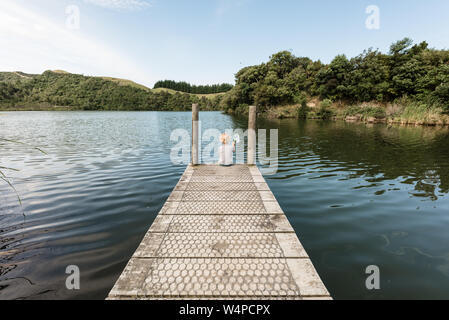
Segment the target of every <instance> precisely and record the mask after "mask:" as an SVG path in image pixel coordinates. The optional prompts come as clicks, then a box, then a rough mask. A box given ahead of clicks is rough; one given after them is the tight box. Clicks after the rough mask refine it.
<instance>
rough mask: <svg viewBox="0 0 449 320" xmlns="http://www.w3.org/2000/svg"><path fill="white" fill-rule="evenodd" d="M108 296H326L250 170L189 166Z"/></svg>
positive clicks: (244, 167)
mask: <svg viewBox="0 0 449 320" xmlns="http://www.w3.org/2000/svg"><path fill="white" fill-rule="evenodd" d="M196 110H197V109H196ZM196 112H197V111H196ZM254 112H255V111H254ZM194 113H195V108H194ZM194 118H195V117H194ZM196 119H198V118H197V117H196ZM254 125H255V124H254ZM194 128H195V127H194ZM250 129H251V126H250ZM194 130H195V129H194ZM196 136H197V135H196ZM193 145H195V143H193ZM196 147H198V146H196ZM196 150H197V149H196ZM196 159H198V158H196ZM196 159H195V158H194V156H193V157H192V162H193V163H195V160H196ZM108 299H220V300H221V299H299V300H300V299H331V297H330V295H329V292H328V291H327V289H326V287H325V285H324V284H323V282H322V281H321V279H320V277H319V275H318V273H317V272H316V270H315V268H314V266H313V264H312V262H311V261H310V259H309V257H308V255H307V253H306V251H305V250H304V248H303V246H302V245H301V243H300V241H299V240H298V237H297V236H296V234H295V232H294V230H293V228H292V227H291V225H290V223H289V222H288V220H287V218H286V216H285V214H284V212H283V211H282V209H281V207H280V206H279V204H278V202H277V200H276V198H275V197H274V195H273V193H272V192H271V191H270V189H269V187H268V185H267V183H266V182H265V179H264V178H263V176H262V174H261V173H260V171H259V169H258V168H257V167H256V166H253V165H235V166H232V167H221V166H217V165H190V166H188V167H187V169H186V171H185V172H184V174H183V175H182V177H181V179H180V181H179V183H178V184H177V185H176V187H175V189H174V190H173V192H172V193H171V195H170V197H169V198H168V200H167V202H166V203H165V205H164V206H163V208H162V210H161V211H160V213H159V215H158V216H157V217H156V220H155V221H154V223H153V225H152V226H151V228H150V229H149V231H148V233H147V234H146V235H145V237H144V239H143V240H142V242H141V244H140V246H139V247H138V249H137V251H136V252H135V253H134V255H133V256H132V258H131V259H130V261H129V262H128V264H127V266H126V268H125V270H124V271H123V273H122V275H121V276H120V278H119V279H118V281H117V282H116V284H115V286H114V288H113V289H112V290H111V292H110V294H109V296H108Z"/></svg>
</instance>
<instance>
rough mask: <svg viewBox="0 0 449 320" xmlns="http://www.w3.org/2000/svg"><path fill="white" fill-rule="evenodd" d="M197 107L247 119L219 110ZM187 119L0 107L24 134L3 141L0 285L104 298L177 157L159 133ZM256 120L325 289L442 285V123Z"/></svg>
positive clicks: (222, 118)
mask: <svg viewBox="0 0 449 320" xmlns="http://www.w3.org/2000/svg"><path fill="white" fill-rule="evenodd" d="M201 120H202V129H203V130H206V129H208V128H218V129H220V130H224V129H226V128H245V127H246V119H238V118H232V117H230V116H226V115H222V114H220V113H217V112H212V113H206V112H204V113H201ZM190 126H191V114H190V113H188V112H187V113H183V112H177V113H169V112H148V113H133V112H116V113H113V112H111V113H106V112H104V113H97V112H73V113H58V112H53V113H50V112H29V113H25V112H10V113H6V112H3V113H1V112H0V137H1V138H3V139H12V140H19V141H21V142H23V143H26V144H28V145H23V144H15V143H10V142H5V141H0V166H4V167H11V168H15V169H18V170H20V171H5V172H6V173H7V175H8V177H9V178H10V181H11V182H13V184H14V186H15V188H16V189H17V191H18V193H19V194H20V197H21V199H22V207H21V206H20V204H19V203H18V200H17V196H16V195H15V193H14V192H13V191H12V189H11V188H10V187H9V186H8V185H7V184H6V183H0V299H54V298H57V299H77V298H86V299H103V298H105V297H106V296H107V294H108V292H109V290H110V289H111V288H112V286H113V285H114V283H115V281H116V279H117V278H118V276H119V275H120V273H121V271H122V270H123V268H124V267H125V265H126V262H127V261H128V259H129V258H130V256H131V255H132V254H133V252H134V251H135V249H136V248H137V246H138V244H139V242H140V241H141V239H142V237H143V236H144V234H145V232H146V231H147V229H148V228H149V226H150V225H151V223H152V222H153V220H154V218H155V217H156V215H157V213H158V211H159V209H160V208H161V207H162V205H163V204H164V202H165V200H166V198H167V197H168V195H169V193H170V191H171V190H172V189H173V187H174V186H175V184H176V182H177V181H178V179H179V178H180V176H181V174H182V172H183V171H184V169H185V167H184V166H182V165H173V164H171V162H170V149H171V147H172V146H173V145H174V144H175V142H171V141H170V134H171V132H172V130H174V129H176V128H185V129H188V130H190ZM259 126H260V127H261V128H267V129H269V128H278V129H279V171H278V173H277V174H276V175H274V176H268V177H266V178H267V182H268V184H269V185H270V187H271V188H272V191H273V192H274V194H275V195H276V197H277V199H278V200H279V203H280V204H281V206H282V207H283V209H284V211H285V212H286V213H287V216H288V218H289V220H290V222H291V223H292V225H293V227H294V228H295V230H296V232H297V233H298V235H299V237H300V239H301V241H302V243H303V245H304V247H305V248H306V250H307V251H308V253H309V255H310V256H311V259H312V261H313V263H314V264H315V266H316V268H317V270H318V272H319V274H320V275H321V277H322V279H323V281H324V282H325V284H326V286H327V287H328V289H329V291H330V292H331V294H332V295H333V296H334V297H335V298H336V299H346V298H366V299H368V298H415V299H416V298H425V299H430V298H445V299H449V232H448V230H449V197H448V192H449V148H448V146H449V132H448V130H447V129H444V128H424V127H388V126H385V125H374V126H367V125H364V124H347V123H342V122H315V121H309V122H301V121H296V120H280V121H263V120H260V121H259ZM32 146H38V147H39V148H42V149H43V150H45V151H46V152H47V154H42V153H40V152H39V151H37V150H35V149H33V148H32ZM0 182H1V181H0ZM373 264H374V265H377V266H379V268H380V270H381V290H378V291H374V292H373V291H368V290H367V289H366V288H365V279H366V275H365V268H366V267H367V266H368V265H373ZM68 265H77V266H79V267H80V270H81V290H79V291H68V290H67V289H66V288H65V279H66V276H67V275H66V274H65V268H66V267H67V266H68Z"/></svg>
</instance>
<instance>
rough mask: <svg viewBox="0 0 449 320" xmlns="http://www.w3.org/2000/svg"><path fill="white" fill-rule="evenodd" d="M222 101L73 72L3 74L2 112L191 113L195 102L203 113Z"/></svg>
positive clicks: (0, 87) (0, 78)
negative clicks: (141, 111) (145, 87)
mask: <svg viewBox="0 0 449 320" xmlns="http://www.w3.org/2000/svg"><path fill="white" fill-rule="evenodd" d="M219 99H220V97H219V96H217V97H212V98H206V97H197V96H195V95H191V94H187V93H180V92H176V93H169V92H166V91H161V92H152V91H151V90H145V89H143V88H140V87H137V86H133V85H120V83H117V82H115V81H111V80H108V79H104V78H99V77H86V76H83V75H77V74H70V73H57V72H53V71H46V72H44V73H43V74H42V75H27V74H22V73H6V72H4V73H0V107H1V108H2V109H12V110H18V109H24V110H29V109H33V110H36V109H54V107H68V108H69V109H75V110H190V109H191V106H192V103H199V104H200V107H201V108H202V109H203V110H214V109H216V108H217V107H218V104H219Z"/></svg>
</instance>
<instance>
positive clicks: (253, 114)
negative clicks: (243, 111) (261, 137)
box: [248, 106, 257, 166]
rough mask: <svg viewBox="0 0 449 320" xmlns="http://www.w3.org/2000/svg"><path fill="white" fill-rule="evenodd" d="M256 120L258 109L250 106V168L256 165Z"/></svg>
mask: <svg viewBox="0 0 449 320" xmlns="http://www.w3.org/2000/svg"><path fill="white" fill-rule="evenodd" d="M256 119H257V108H256V106H250V107H249V120H248V165H250V166H253V165H255V164H256Z"/></svg>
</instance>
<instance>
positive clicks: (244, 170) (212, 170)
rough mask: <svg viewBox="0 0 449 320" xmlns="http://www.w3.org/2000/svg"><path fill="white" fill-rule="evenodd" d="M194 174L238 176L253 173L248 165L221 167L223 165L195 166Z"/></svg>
mask: <svg viewBox="0 0 449 320" xmlns="http://www.w3.org/2000/svg"><path fill="white" fill-rule="evenodd" d="M192 172H193V175H195V176H200V175H202V176H204V175H207V176H210V175H218V176H220V175H226V176H233V175H234V176H238V175H242V174H246V175H251V171H250V169H249V168H248V167H247V166H238V165H237V166H232V167H221V166H207V165H206V166H198V167H193V170H192Z"/></svg>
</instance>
